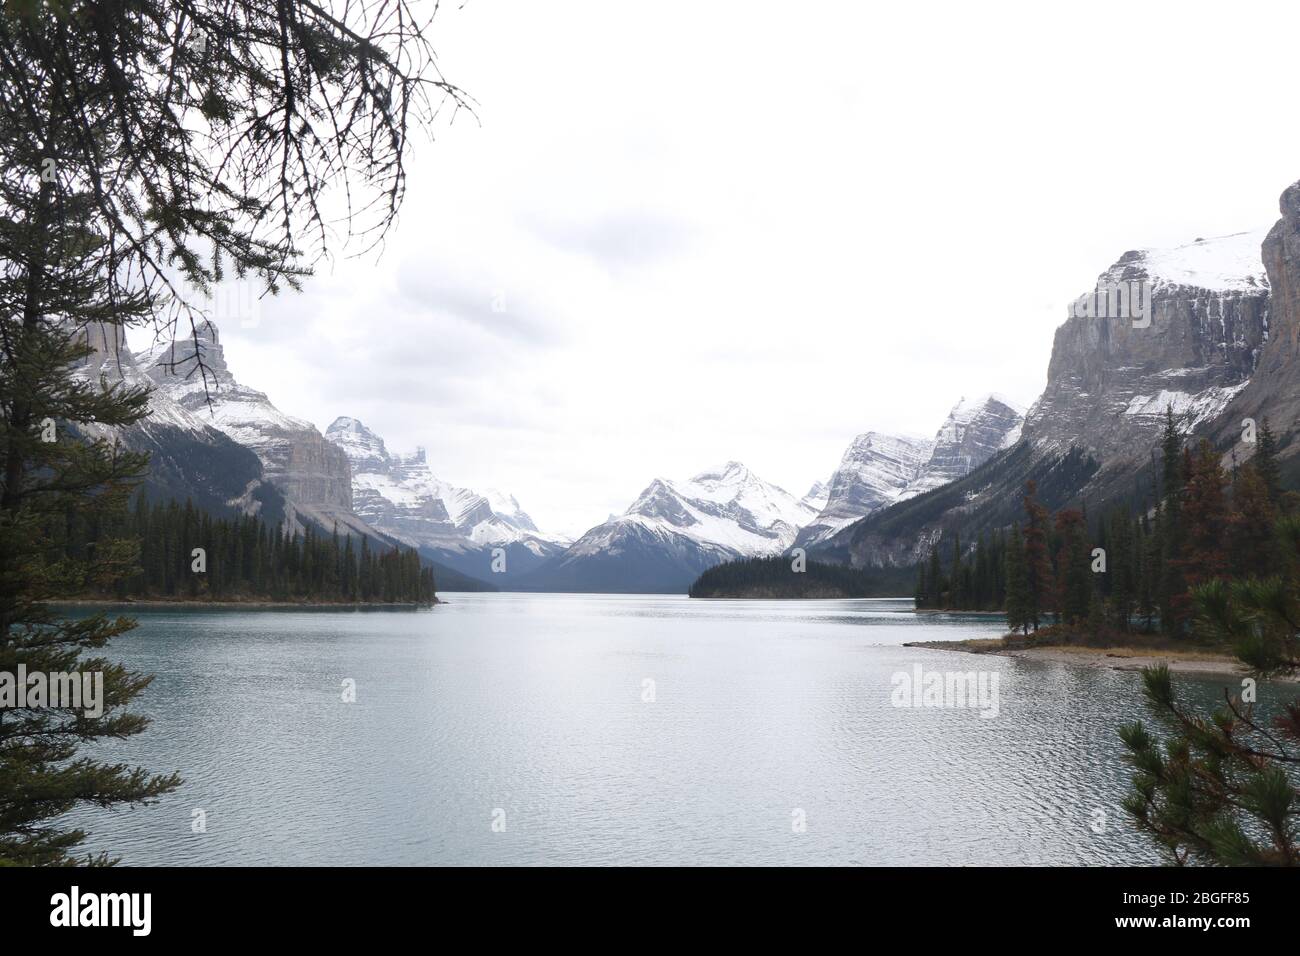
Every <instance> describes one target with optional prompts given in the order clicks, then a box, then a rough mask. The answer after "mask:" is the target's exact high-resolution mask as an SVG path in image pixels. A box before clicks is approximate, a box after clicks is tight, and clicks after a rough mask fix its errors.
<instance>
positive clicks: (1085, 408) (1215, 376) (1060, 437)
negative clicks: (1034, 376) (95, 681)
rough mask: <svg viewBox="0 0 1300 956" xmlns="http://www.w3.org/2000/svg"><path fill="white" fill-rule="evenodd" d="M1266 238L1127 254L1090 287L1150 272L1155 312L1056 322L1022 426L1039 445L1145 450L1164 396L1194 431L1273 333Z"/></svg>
mask: <svg viewBox="0 0 1300 956" xmlns="http://www.w3.org/2000/svg"><path fill="white" fill-rule="evenodd" d="M1263 239H1264V231H1262V230H1256V231H1254V232H1240V233H1235V234H1233V235H1230V236H1221V237H1218V238H1211V239H1197V240H1196V241H1195V242H1190V243H1187V244H1185V245H1182V246H1177V247H1174V248H1172V249H1140V250H1134V251H1130V252H1126V253H1124V255H1122V256H1120V258H1119V259H1118V260H1117V261H1116V262H1115V263H1114V264H1113V265H1111V266H1110V268H1108V269H1107V270H1106V271H1105V272H1103V273H1102V274H1101V275H1100V276H1099V277H1098V278H1097V282H1096V284H1095V286H1094V289H1095V290H1100V289H1104V288H1111V287H1114V286H1116V285H1117V284H1120V283H1132V282H1145V283H1147V284H1149V286H1150V299H1151V311H1152V315H1151V316H1150V318H1149V320H1148V321H1146V322H1145V323H1144V322H1142V321H1138V322H1134V321H1133V320H1132V319H1130V318H1129V317H1127V316H1114V315H1100V316H1097V317H1092V318H1090V317H1087V316H1080V315H1071V316H1070V317H1069V318H1068V319H1067V320H1066V321H1065V323H1064V324H1062V325H1061V326H1060V328H1058V329H1057V330H1056V340H1055V342H1054V344H1053V348H1052V360H1051V364H1050V365H1049V367H1048V373H1047V387H1046V389H1044V391H1043V394H1042V396H1041V397H1040V398H1039V399H1038V401H1037V402H1035V403H1034V406H1033V408H1031V409H1030V411H1029V414H1028V416H1027V418H1026V421H1025V436H1026V437H1027V438H1029V439H1030V440H1031V441H1032V442H1033V443H1034V445H1035V447H1037V448H1040V449H1042V450H1044V451H1060V450H1063V449H1067V448H1069V447H1071V446H1077V447H1081V448H1086V449H1088V450H1089V451H1092V452H1094V453H1096V454H1097V455H1099V456H1100V457H1101V459H1102V460H1104V461H1107V462H1110V461H1112V460H1114V459H1117V458H1120V457H1127V456H1130V455H1134V454H1136V455H1137V456H1138V457H1139V458H1144V457H1145V455H1146V453H1147V450H1148V447H1147V446H1148V445H1149V443H1150V437H1151V435H1152V434H1153V433H1154V432H1155V431H1157V430H1158V429H1159V428H1160V425H1161V422H1162V421H1163V419H1164V412H1165V408H1166V407H1168V406H1172V407H1173V410H1174V413H1175V414H1176V415H1178V416H1180V422H1181V424H1182V426H1183V427H1184V429H1186V430H1189V431H1190V430H1193V429H1195V428H1196V427H1198V426H1200V425H1201V424H1203V423H1205V422H1208V421H1210V420H1212V419H1215V418H1217V417H1218V416H1219V415H1220V414H1221V413H1222V412H1223V410H1224V409H1225V408H1226V407H1227V405H1228V403H1229V402H1230V401H1231V400H1232V399H1233V398H1234V397H1235V396H1236V395H1237V394H1238V393H1239V392H1241V391H1242V390H1243V389H1244V388H1245V387H1246V385H1247V383H1248V382H1249V381H1250V378H1251V374H1252V373H1253V372H1254V369H1255V366H1256V363H1257V362H1258V360H1259V356H1260V352H1261V349H1262V348H1263V347H1264V344H1265V343H1266V342H1267V341H1268V339H1269V280H1268V275H1267V273H1266V271H1265V269H1264V264H1263V262H1262V259H1261V255H1260V244H1261V243H1262V241H1263ZM1085 298H1086V294H1085Z"/></svg>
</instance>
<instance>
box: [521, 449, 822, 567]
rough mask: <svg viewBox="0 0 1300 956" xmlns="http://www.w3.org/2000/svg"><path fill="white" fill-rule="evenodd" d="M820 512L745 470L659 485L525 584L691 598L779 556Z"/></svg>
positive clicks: (736, 466)
mask: <svg viewBox="0 0 1300 956" xmlns="http://www.w3.org/2000/svg"><path fill="white" fill-rule="evenodd" d="M815 514H816V511H815V510H814V509H813V508H812V506H810V505H809V504H807V503H806V502H805V501H802V500H800V499H799V498H796V497H795V496H794V495H792V494H790V493H789V492H788V491H785V490H784V489H782V488H778V487H777V486H776V485H773V484H769V483H768V482H766V481H763V480H762V479H761V478H759V477H758V476H757V475H755V474H754V473H753V472H751V471H750V470H749V469H748V468H746V467H745V466H744V465H742V464H740V463H739V462H735V461H730V462H727V463H726V464H725V465H722V466H721V467H719V468H712V469H709V470H708V471H703V472H700V473H699V474H698V475H695V476H694V477H693V478H690V479H688V480H686V481H671V480H668V479H664V478H656V479H655V480H654V481H652V482H651V483H650V484H649V485H648V486H647V487H646V489H645V490H644V491H642V492H641V494H640V495H639V496H638V497H637V499H636V501H634V502H633V503H632V506H631V507H630V508H628V509H627V511H626V512H624V513H623V514H622V515H619V516H618V517H617V518H613V519H611V520H609V521H606V522H605V523H603V524H600V525H597V526H596V527H595V528H592V529H591V530H590V531H588V532H587V533H586V534H584V535H583V536H582V537H580V538H579V539H578V540H577V541H575V542H574V543H573V545H572V546H571V547H569V548H568V550H566V551H565V552H564V553H563V554H561V555H559V556H558V557H556V558H554V559H552V560H551V561H548V562H547V563H546V564H544V565H543V566H542V567H540V568H539V569H538V570H537V571H536V572H534V573H533V574H532V575H529V576H528V577H527V578H526V579H525V582H524V583H525V585H526V586H528V587H533V588H538V589H542V590H582V591H685V590H686V588H687V587H688V586H689V585H690V583H691V582H692V581H694V580H695V578H696V577H698V576H699V574H700V572H701V571H704V570H705V569H706V568H710V567H712V566H713V565H715V564H718V563H720V562H722V561H729V560H732V559H734V558H739V557H749V556H755V555H765V554H777V553H780V552H781V551H783V550H785V549H786V548H788V547H789V546H790V545H791V544H792V543H793V542H794V539H795V535H796V534H797V533H798V530H799V527H800V526H801V525H803V524H805V523H806V522H808V521H810V520H811V519H812V518H813V517H814V516H815Z"/></svg>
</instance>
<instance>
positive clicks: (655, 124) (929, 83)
mask: <svg viewBox="0 0 1300 956" xmlns="http://www.w3.org/2000/svg"><path fill="white" fill-rule="evenodd" d="M1294 11H1295V5H1294V4H1292V3H1269V4H1251V3H1243V2H1237V3H1234V4H1222V3H1217V4H1209V3H1207V4H1195V3H1187V2H1180V3H1170V4H1156V3H1142V4H1135V3H1132V2H1129V3H1115V4H1107V3H1096V2H1090V3H1088V4H1086V5H1083V4H1077V5H1071V8H1068V9H1063V8H1062V7H1061V6H1060V5H1052V6H1048V5H1044V4H1042V3H1026V4H999V3H979V4H971V3H953V4H942V3H941V4H934V3H929V4H888V5H886V4H860V3H852V4H850V3H835V4H831V3H800V4H789V3H786V4H764V3H754V2H745V3H739V2H737V3H699V2H698V0H697V2H661V3H655V4H647V3H630V2H611V0H604V2H594V3H570V2H554V3H538V2H536V0H532V2H528V0H519V2H505V0H470V2H469V3H468V4H467V5H466V6H465V7H464V8H462V9H457V8H455V7H454V6H449V5H448V4H446V3H444V4H443V6H442V9H441V12H440V13H439V15H438V19H437V21H436V27H435V41H436V45H437V47H438V49H439V51H440V56H441V63H442V66H443V69H444V72H445V73H446V74H447V76H448V77H449V78H450V79H452V80H453V81H454V82H456V83H458V84H459V85H461V86H462V87H464V88H465V89H466V90H467V91H468V92H470V93H471V94H472V95H473V96H474V97H475V98H476V99H477V101H478V104H479V122H478V123H476V122H473V121H467V120H469V117H466V116H462V117H461V118H460V119H458V120H457V121H456V123H455V124H454V126H451V127H450V128H448V127H447V126H445V125H444V126H442V127H440V128H439V129H438V130H437V131H436V139H435V140H434V141H432V142H428V141H425V140H423V139H422V140H421V141H420V142H419V143H417V145H416V146H415V149H414V153H413V155H412V156H411V159H410V161H409V168H410V170H411V184H410V186H411V189H410V197H409V199H408V202H407V204H406V206H405V208H404V209H403V212H402V216H401V219H400V222H399V223H398V225H397V228H396V230H395V231H394V232H393V234H392V235H391V237H390V240H389V242H388V245H387V248H386V249H385V250H384V252H383V254H382V255H381V256H378V257H377V256H375V255H370V256H368V257H366V258H364V259H362V260H359V261H358V260H349V259H344V258H339V259H338V260H336V262H335V263H334V265H333V267H332V268H326V269H324V270H322V271H321V272H320V274H318V275H317V276H316V277H315V278H314V279H312V280H310V281H309V283H308V287H307V289H306V291H305V293H304V294H302V295H300V296H296V297H292V298H290V297H282V298H281V299H279V300H276V301H274V302H272V303H266V304H264V305H263V308H262V317H261V322H260V324H259V325H257V327H255V328H239V327H237V326H233V325H232V326H230V327H224V328H223V329H222V333H223V340H224V341H225V343H226V346H227V354H228V358H229V360H230V362H231V366H232V369H233V371H234V372H235V374H236V375H237V377H238V378H240V379H241V380H242V381H244V382H246V383H247V384H249V385H251V386H253V387H256V388H260V389H262V390H264V391H266V392H268V393H269V395H270V397H271V399H272V400H273V401H274V402H275V403H276V405H278V406H279V407H280V408H281V409H283V410H284V411H286V412H289V413H291V414H294V415H298V416H301V417H303V418H306V419H309V420H311V421H313V422H315V423H316V424H317V425H319V426H320V427H321V428H322V429H323V428H324V427H325V426H327V425H328V424H329V423H330V421H332V420H333V419H334V417H335V416H337V415H351V416H354V417H357V418H360V419H361V420H362V421H364V422H365V423H366V424H368V425H370V426H371V427H373V428H374V429H375V430H376V431H378V432H379V433H380V434H381V435H382V436H383V437H384V438H385V440H386V441H387V443H388V445H389V447H390V448H393V449H397V450H407V449H409V448H411V447H413V446H415V445H417V444H421V445H424V446H425V447H426V448H427V449H428V454H429V460H430V463H431V464H432V467H433V469H434V472H435V473H436V474H437V475H439V476H440V477H442V478H445V479H447V480H449V481H452V482H455V483H458V484H463V485H467V486H469V487H475V488H483V487H489V486H493V487H498V488H501V489H503V490H506V491H508V492H511V493H513V494H515V495H516V496H517V497H518V498H519V501H520V503H521V504H522V505H523V507H524V508H525V509H526V510H527V511H528V512H530V513H531V514H532V516H533V517H534V518H535V519H536V520H537V522H538V524H539V525H541V526H542V527H543V528H545V529H553V530H559V531H564V532H566V533H569V534H572V535H576V534H579V533H581V532H582V531H584V530H585V529H586V528H588V527H590V526H592V525H593V524H596V523H599V522H600V521H602V520H604V518H605V517H606V516H607V515H608V514H609V513H611V512H619V513H621V512H622V511H623V510H624V509H625V508H626V507H627V506H628V504H629V503H630V502H631V501H632V500H633V498H634V497H635V496H636V494H637V493H638V492H639V491H640V490H641V489H642V488H643V487H644V486H645V485H646V484H647V483H649V481H650V480H651V479H652V478H654V477H656V476H664V477H674V478H675V477H687V476H690V475H692V474H695V473H696V472H698V471H701V470H703V469H704V468H706V467H709V466H711V465H713V464H716V463H719V462H723V461H726V460H728V459H736V460H740V461H743V462H745V463H746V464H747V465H749V466H750V468H752V469H753V470H754V471H755V472H756V473H757V474H759V475H761V476H763V477H764V478H766V479H768V480H769V481H773V482H776V483H777V484H780V485H782V486H783V487H785V488H787V489H788V490H790V491H792V492H795V493H796V494H803V493H804V492H805V491H806V490H807V489H808V486H809V485H810V484H811V483H812V482H813V481H814V480H816V479H824V478H826V477H828V476H829V474H830V473H831V471H832V470H833V469H834V467H835V465H836V463H837V462H838V460H839V457H840V455H841V454H842V453H843V451H844V449H845V447H846V446H847V445H848V443H849V442H850V441H851V440H852V438H853V437H854V436H855V435H856V434H858V433H860V432H863V431H867V430H873V429H875V430H884V431H904V432H911V433H917V434H922V435H932V434H933V433H934V431H935V430H936V429H937V428H938V426H939V424H940V422H941V421H942V419H943V417H944V415H945V414H946V413H947V411H948V409H949V408H950V407H951V406H952V405H953V404H954V403H955V402H956V401H957V400H958V398H960V397H961V396H962V395H963V394H965V395H971V396H973V395H976V394H980V393H984V392H988V391H999V392H1002V393H1004V394H1007V395H1009V396H1011V397H1012V398H1015V399H1018V400H1020V401H1021V402H1023V403H1025V404H1029V403H1030V402H1032V401H1033V400H1034V399H1035V398H1036V397H1037V395H1038V394H1039V392H1040V391H1041V389H1042V386H1043V383H1044V380H1045V375H1046V368H1047V361H1048V358H1049V356H1050V353H1051V344H1052V334H1053V331H1054V329H1055V328H1056V326H1057V325H1058V324H1060V322H1061V321H1062V320H1063V319H1064V316H1065V312H1066V307H1067V304H1068V302H1069V301H1070V300H1071V299H1072V298H1073V297H1074V296H1076V295H1078V294H1079V293H1081V292H1082V291H1084V290H1085V289H1087V288H1089V287H1091V285H1092V283H1093V282H1094V281H1095V278H1096V276H1097V274H1098V273H1099V272H1101V271H1102V270H1103V269H1105V268H1106V266H1108V265H1109V264H1110V263H1111V262H1113V261H1114V260H1115V259H1116V258H1117V257H1118V256H1119V255H1120V254H1121V253H1123V252H1124V251H1125V250H1127V249H1133V248H1142V247H1148V246H1160V245H1171V244H1181V243H1184V242H1188V241H1191V240H1193V239H1195V238H1197V237H1198V236H1215V235H1222V234H1226V233H1231V232H1238V231H1241V230H1245V229H1250V228H1255V227H1259V226H1266V225H1268V224H1270V223H1272V222H1273V221H1274V219H1275V218H1276V214H1277V212H1276V211H1277V197H1278V195H1279V193H1280V192H1281V191H1282V189H1283V187H1285V186H1286V185H1287V184H1288V183H1290V182H1292V181H1294V180H1296V179H1297V178H1300V149H1298V148H1297V147H1298V146H1300V142H1298V141H1300V126H1298V125H1297V124H1296V123H1295V122H1294V101H1295V95H1296V84H1295V53H1294V38H1295V37H1296V36H1297V35H1298V34H1297V29H1296V27H1297V23H1296V18H1297V15H1296V13H1295V12H1294Z"/></svg>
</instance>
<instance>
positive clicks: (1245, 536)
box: [1227, 461, 1278, 578]
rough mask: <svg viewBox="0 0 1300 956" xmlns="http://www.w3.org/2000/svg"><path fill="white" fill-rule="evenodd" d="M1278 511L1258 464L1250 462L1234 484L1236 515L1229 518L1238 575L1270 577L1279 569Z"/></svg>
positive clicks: (1233, 506)
mask: <svg viewBox="0 0 1300 956" xmlns="http://www.w3.org/2000/svg"><path fill="white" fill-rule="evenodd" d="M1276 523H1277V511H1276V509H1275V508H1274V506H1273V502H1272V500H1271V498H1270V496H1269V493H1268V486H1267V485H1266V484H1265V482H1264V480H1263V478H1261V477H1260V475H1259V470H1258V468H1257V467H1256V463H1255V462H1253V461H1250V462H1247V463H1246V465H1245V466H1244V467H1243V468H1241V469H1240V470H1239V471H1238V472H1237V479H1236V481H1234V482H1233V487H1232V514H1231V516H1230V518H1229V521H1228V535H1227V540H1228V548H1229V553H1230V555H1231V558H1230V564H1231V568H1232V571H1233V572H1234V574H1237V575H1240V576H1247V577H1250V576H1253V577H1261V578H1262V577H1267V576H1269V575H1270V574H1272V573H1273V572H1274V570H1275V569H1276V568H1277V563H1278V556H1277V537H1276V534H1275V531H1274V526H1275V524H1276Z"/></svg>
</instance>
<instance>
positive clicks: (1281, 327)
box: [1219, 182, 1300, 473]
mask: <svg viewBox="0 0 1300 956" xmlns="http://www.w3.org/2000/svg"><path fill="white" fill-rule="evenodd" d="M1279 206H1280V207H1281V212H1282V218H1281V219H1279V220H1278V222H1277V224H1276V225H1275V226H1273V228H1272V229H1271V230H1270V231H1269V233H1268V236H1267V237H1266V238H1265V239H1264V244H1263V249H1262V257H1263V261H1264V267H1265V269H1267V270H1268V282H1269V286H1270V287H1271V289H1272V298H1271V303H1270V306H1269V312H1270V315H1269V328H1268V341H1267V342H1265V343H1264V345H1263V347H1262V348H1261V349H1260V355H1259V363H1258V366H1257V368H1256V370H1255V374H1254V375H1253V376H1252V377H1251V381H1250V384H1249V385H1248V386H1247V387H1246V388H1245V389H1243V390H1242V393H1241V394H1240V395H1239V396H1238V397H1237V399H1236V400H1235V401H1234V402H1233V403H1232V405H1231V406H1230V407H1229V409H1228V411H1227V413H1226V414H1225V415H1224V420H1223V422H1222V423H1221V426H1220V430H1219V435H1220V437H1221V438H1223V439H1225V440H1226V441H1237V442H1238V444H1237V446H1236V448H1235V449H1234V450H1235V451H1236V452H1237V454H1238V457H1239V459H1242V460H1244V459H1246V458H1249V457H1250V455H1251V454H1252V453H1253V451H1254V449H1253V447H1251V446H1246V445H1243V444H1240V442H1239V440H1240V435H1241V423H1242V420H1243V419H1245V418H1253V419H1255V420H1256V421H1262V420H1263V419H1265V418H1267V419H1268V420H1269V424H1270V426H1271V427H1272V429H1273V430H1274V432H1276V433H1277V435H1278V437H1279V439H1280V446H1281V457H1282V458H1283V461H1284V468H1285V469H1286V470H1287V471H1288V472H1291V473H1295V472H1297V471H1300V441H1298V440H1297V433H1298V432H1300V182H1297V183H1293V184H1292V185H1291V186H1290V187H1288V188H1287V189H1286V191H1285V192H1283V193H1282V198H1281V200H1280V202H1279Z"/></svg>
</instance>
